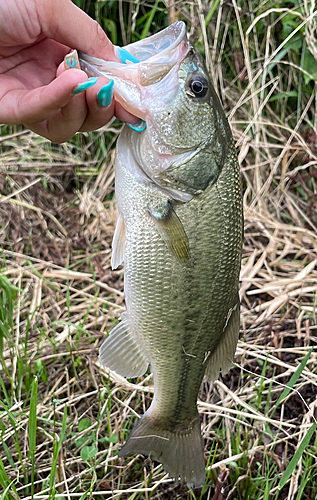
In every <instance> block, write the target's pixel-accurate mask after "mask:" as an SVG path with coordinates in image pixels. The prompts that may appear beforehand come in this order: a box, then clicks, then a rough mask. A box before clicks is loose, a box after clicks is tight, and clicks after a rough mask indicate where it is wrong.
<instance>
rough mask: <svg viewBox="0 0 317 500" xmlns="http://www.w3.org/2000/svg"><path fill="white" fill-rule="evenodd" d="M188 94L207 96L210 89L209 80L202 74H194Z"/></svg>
mask: <svg viewBox="0 0 317 500" xmlns="http://www.w3.org/2000/svg"><path fill="white" fill-rule="evenodd" d="M188 90H189V92H188V94H189V95H191V96H192V97H205V95H206V94H207V91H208V82H207V81H206V80H205V78H203V77H202V76H194V77H193V78H192V79H191V80H190V82H189V84H188Z"/></svg>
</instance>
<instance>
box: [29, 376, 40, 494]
mask: <svg viewBox="0 0 317 500" xmlns="http://www.w3.org/2000/svg"><path fill="white" fill-rule="evenodd" d="M37 387H38V379H37V377H34V380H33V382H32V390H31V402H30V415H29V453H30V458H31V463H32V482H31V495H32V498H33V496H34V465H35V451H36V429H37V418H36V409H37Z"/></svg>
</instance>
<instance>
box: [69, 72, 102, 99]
mask: <svg viewBox="0 0 317 500" xmlns="http://www.w3.org/2000/svg"><path fill="white" fill-rule="evenodd" d="M97 81H98V78H97V77H96V76H94V77H92V78H88V80H87V82H84V83H80V84H79V85H77V87H76V88H75V89H74V90H73V94H75V95H76V94H80V93H81V92H84V90H87V89H90V87H92V86H93V85H95V83H97Z"/></svg>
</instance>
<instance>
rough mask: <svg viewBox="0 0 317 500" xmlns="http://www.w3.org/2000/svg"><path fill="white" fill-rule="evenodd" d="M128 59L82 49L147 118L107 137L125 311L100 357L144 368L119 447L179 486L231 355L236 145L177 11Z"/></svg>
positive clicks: (194, 474)
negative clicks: (138, 403)
mask: <svg viewBox="0 0 317 500" xmlns="http://www.w3.org/2000/svg"><path fill="white" fill-rule="evenodd" d="M125 50H127V51H128V52H129V53H130V54H132V56H133V57H132V59H133V60H134V61H138V62H131V63H129V62H127V64H121V63H116V62H113V61H111V62H110V61H103V60H99V59H96V58H93V57H89V56H86V55H83V54H80V62H81V67H82V69H85V71H86V72H87V73H88V74H89V76H98V75H103V76H107V77H108V78H112V79H113V80H114V93H115V98H116V100H117V101H119V102H120V103H121V104H122V106H123V107H124V108H125V109H126V110H128V111H130V112H131V113H133V114H134V115H135V116H137V117H139V118H140V119H141V120H144V121H145V122H146V129H145V130H144V131H143V132H141V133H139V132H136V131H133V130H131V129H130V128H129V127H127V126H125V127H124V128H123V131H122V132H121V134H120V136H119V139H118V142H117V146H116V162H115V192H116V200H117V206H118V220H117V226H116V229H115V233H114V238H113V253H112V260H111V263H112V267H113V268H117V267H118V266H119V265H120V264H122V263H123V262H124V291H125V299H126V312H124V313H123V314H122V316H121V320H120V322H119V323H118V324H117V325H116V326H115V327H114V328H113V329H112V331H111V332H110V334H109V336H108V337H107V338H106V340H105V342H104V343H103V344H102V346H101V348H100V356H99V359H100V363H101V364H102V365H105V366H106V367H108V368H109V369H111V370H113V371H115V372H116V373H118V374H119V375H122V376H123V377H127V378H133V377H140V376H142V375H144V374H145V373H146V371H147V369H148V367H149V366H151V370H152V372H153V379H154V397H153V400H152V403H151V405H150V407H149V409H148V410H147V411H146V413H145V414H144V415H143V416H142V418H141V419H140V420H139V421H138V422H137V424H136V425H135V427H134V428H133V430H132V432H131V434H130V436H129V438H128V440H127V442H126V443H125V444H124V446H123V447H122V448H121V450H120V452H119V457H124V456H127V455H130V454H133V453H137V454H142V455H150V456H151V458H152V459H154V460H156V461H158V462H160V463H161V464H162V465H163V467H164V469H165V471H166V472H168V473H169V475H170V477H172V478H174V479H176V480H178V479H180V480H181V481H183V482H186V483H187V484H188V486H189V487H192V488H197V487H201V486H203V485H204V483H205V479H206V475H205V467H206V466H205V457H204V448H203V441H202V436H201V424H200V418H199V414H198V410H197V397H198V393H199V390H200V387H201V384H202V381H203V379H204V377H206V378H207V380H215V379H216V378H218V376H219V373H220V372H221V373H226V372H227V371H228V370H229V369H230V366H231V364H232V359H233V357H234V353H235V350H236V344H237V341H238V337H239V324H240V302H239V272H240V265H241V247H242V238H243V207H242V197H241V181H240V171H239V163H238V158H237V154H236V150H235V143H234V140H233V136H232V132H231V129H230V126H229V124H228V121H227V118H226V115H225V113H224V110H223V107H222V105H221V102H220V100H219V97H218V96H217V94H216V92H215V90H214V87H213V85H212V82H211V79H210V77H209V74H208V72H207V70H206V67H205V64H204V61H203V59H202V57H201V55H200V54H199V53H198V52H197V51H196V50H195V48H194V47H193V46H192V45H191V44H190V42H189V40H188V37H187V33H186V26H185V24H184V23H183V22H181V21H177V22H175V23H174V24H172V25H170V26H168V27H167V28H165V29H164V30H162V31H160V32H158V33H156V34H154V35H153V36H150V37H149V38H147V39H145V40H140V41H138V42H136V43H133V44H130V45H128V46H126V47H125Z"/></svg>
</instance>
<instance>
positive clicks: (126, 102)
mask: <svg viewBox="0 0 317 500" xmlns="http://www.w3.org/2000/svg"><path fill="white" fill-rule="evenodd" d="M189 48H190V44H189V42H188V39H187V33H186V25H185V23H183V22H182V21H177V22H175V23H173V24H172V25H170V26H168V27H167V28H165V29H164V30H162V31H160V32H159V33H156V34H155V35H152V36H150V37H149V38H146V39H144V40H140V41H138V42H135V43H132V44H130V45H127V46H126V47H124V49H125V50H126V51H127V52H128V53H129V54H131V55H132V56H133V59H134V60H136V61H138V62H132V61H129V60H127V61H126V63H124V64H123V63H118V62H114V61H104V60H103V59H98V58H96V57H92V56H88V55H86V54H83V53H81V52H80V53H79V61H80V66H81V69H82V70H83V71H85V72H86V73H87V74H88V75H89V76H106V77H107V78H111V79H113V80H114V84H115V85H114V93H115V98H116V100H117V101H118V102H120V104H121V105H122V106H123V107H124V108H125V109H126V110H127V111H129V112H131V113H132V114H135V115H136V116H138V117H139V118H142V119H145V118H146V114H147V111H148V109H147V106H146V100H147V97H148V93H147V91H146V90H147V89H146V87H149V86H151V85H153V84H156V83H158V82H160V81H161V80H162V79H163V78H165V77H166V76H167V75H168V74H169V73H170V72H171V70H172V69H173V68H174V67H175V66H179V64H180V63H181V62H182V61H183V59H184V58H185V57H186V55H187V53H188V51H189ZM116 55H117V57H118V58H120V49H119V48H118V47H116ZM160 93H161V92H160ZM152 98H153V91H152Z"/></svg>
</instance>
